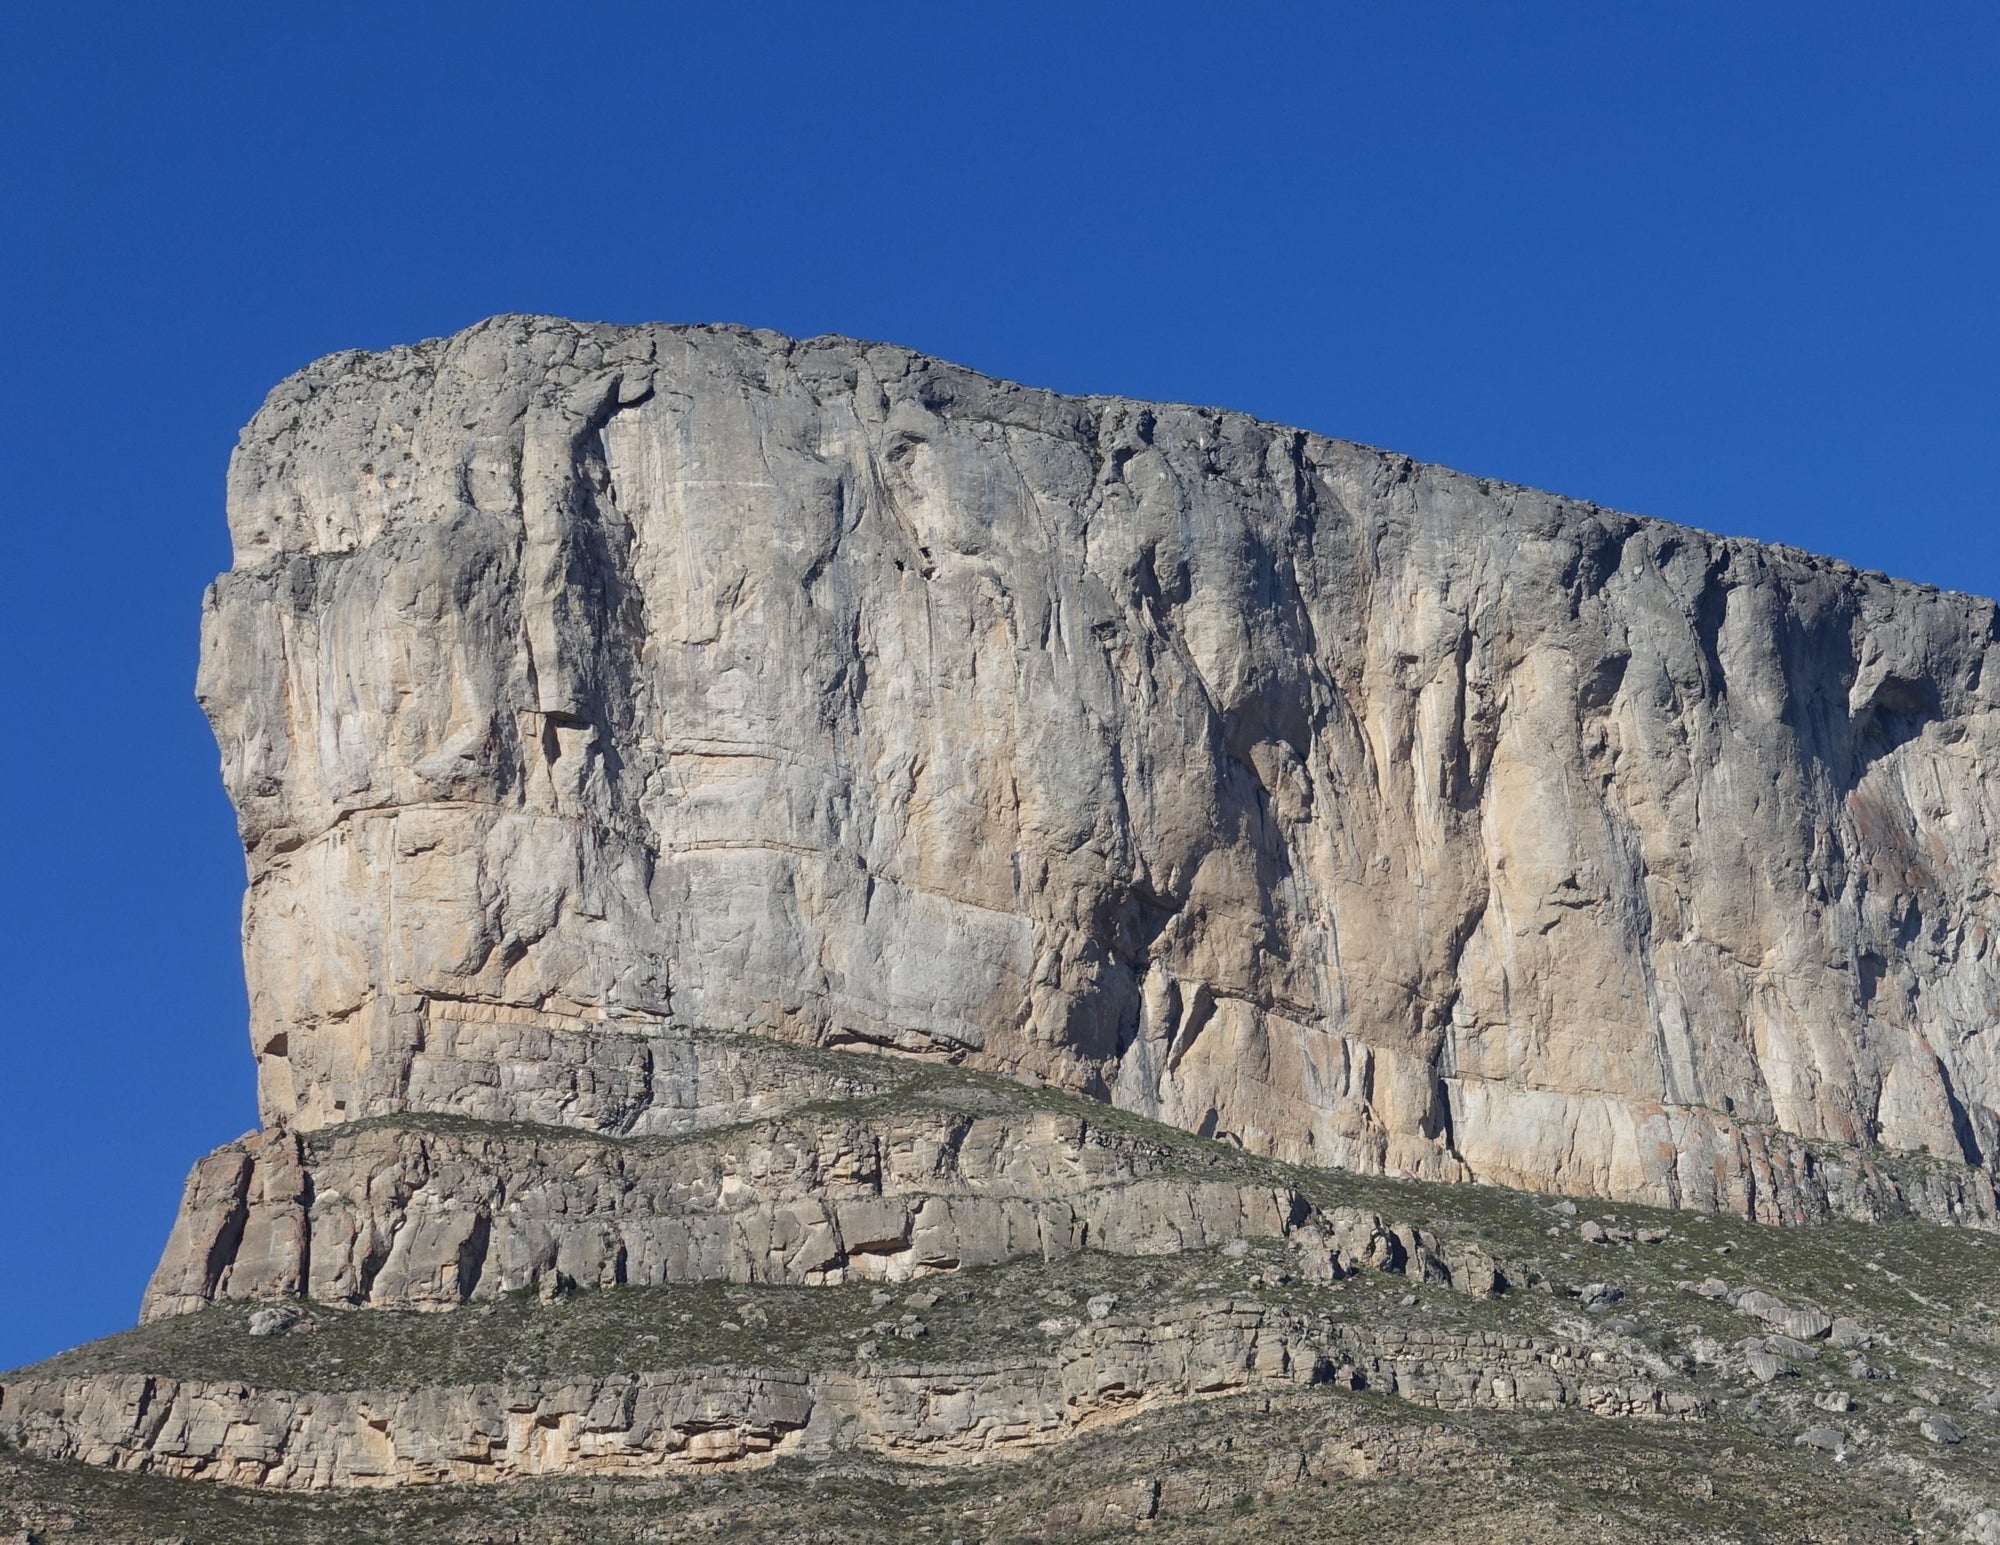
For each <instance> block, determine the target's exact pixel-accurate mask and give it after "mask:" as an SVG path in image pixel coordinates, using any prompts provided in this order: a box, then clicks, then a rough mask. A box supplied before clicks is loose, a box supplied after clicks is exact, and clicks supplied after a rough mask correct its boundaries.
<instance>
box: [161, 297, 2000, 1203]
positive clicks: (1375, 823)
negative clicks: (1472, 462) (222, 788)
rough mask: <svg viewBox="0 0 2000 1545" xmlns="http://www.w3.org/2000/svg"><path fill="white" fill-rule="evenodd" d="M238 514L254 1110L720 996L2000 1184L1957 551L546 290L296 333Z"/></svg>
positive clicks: (1980, 839) (1986, 649) (220, 605)
mask: <svg viewBox="0 0 2000 1545" xmlns="http://www.w3.org/2000/svg"><path fill="white" fill-rule="evenodd" d="M229 512H230V527H231V532H232V535H233V538H234V543H235V562H234V566H233V567H232V568H231V570H230V571H229V572H228V573H227V574H225V575H224V576H222V578H221V579H219V580H218V581H217V582H216V585H215V586H214V589H213V590H212V592H211V594H210V597H209V601H208V606H207V611H206V616H205V627H204V648H203V656H202V669H201V695H202V701H203V703H204V705H205V706H206V708H207V711H208V713H209V715H210V717H211V719H212V721H213V723H214V726H215V730H216V735H217V738H218V740H219V742H220V744H221V747H222V753H223V763H224V770H225V774H226V777H227V781H228V785H229V790H230V794H231V796H232V798H233V799H234V801H235V804H236V808H237V811H238V813H239V817H240V824H241V829H242V836H243V841H244V846H245V849H246V851H247V853H248V857H249V866H250V889H249V897H248V901H247V904H246V909H245V939H246V953H247V963H248V971H249V979H250V989H251V997H252V1005H253V1007H252V1021H253V1035H254V1038H255V1049H256V1053H257V1057H258V1063H259V1071H260V1078H259V1088H260V1093H261V1099H262V1105H263V1111H264V1115H265V1119H266V1120H267V1122H269V1123H271V1124H274V1125H285V1126H289V1127H291V1128H294V1129H300V1130H310V1129H315V1128H320V1127H325V1126H328V1125H332V1124H335V1123H339V1122H343V1121H352V1120H355V1119H357V1118H362V1117H371V1116H383V1115H388V1114H392V1113H397V1112H404V1111H435V1110H449V1109H453V1108H456V1107H457V1106H458V1105H459V1104H460V1103H461V1102H462V1100H463V1098H464V1095H463V1093H462V1091H463V1089H464V1087H465V1084H464V1074H463V1072H462V1069H464V1068H468V1067H475V1066H480V1067H485V1068H487V1069H488V1070H489V1071H488V1073H487V1075H486V1081H485V1082H484V1083H482V1084H481V1085H480V1086H479V1088H480V1095H479V1098H480V1099H481V1101H482V1102H483V1104H484V1106H485V1107H486V1108H487V1109H488V1110H489V1111H492V1112H497V1113H500V1114H502V1115H505V1114H507V1113H508V1112H509V1110H510V1109H511V1111H512V1112H513V1113H514V1114H516V1115H518V1116H519V1117H521V1118H523V1119H534V1120H547V1119H555V1120H558V1121H562V1122H565V1123H568V1124H573V1125H578V1126H583V1127H590V1128H598V1129H604V1130H616V1129H618V1127H619V1125H620V1123H624V1122H628V1121H629V1120H630V1116H629V1104H630V1100H629V1098H628V1096H627V1093H626V1092H624V1091H623V1090H622V1089H620V1090H614V1091H607V1090H606V1089H605V1087H604V1086H603V1085H598V1086H596V1087H595V1088H587V1087H585V1085H586V1084H587V1083H588V1079H587V1077H586V1074H587V1072H588V1070H590V1069H591V1068H593V1067H594V1066H598V1065H600V1064H599V1063H596V1062H594V1061H593V1059H599V1058H601V1057H602V1055H603V1050H602V1049H603V1047H604V1044H605V1042H604V1040H603V1039H602V1037H603V1035H604V1034H605V1033H606V1032H618V1033H621V1034H626V1035H630V1036H633V1037H636V1038H638V1040H643V1039H644V1038H646V1037H648V1036H658V1035H660V1034H663V1033H665V1032H666V1030H667V1027H670V1026H675V1025H683V1026H687V1025H691V1026H701V1027H708V1026H715V1027H725V1028H735V1029H749V1030H757V1031H764V1032H768V1033H771V1034H775V1035H779V1036H785V1037H791V1038H795V1039H799V1040H803V1041H810V1042H818V1043H823V1044H842V1043H857V1042H859V1043H871V1044H879V1045H883V1046H890V1047H896V1048H899V1049H902V1050H904V1051H910V1052H918V1053H926V1054H936V1055H942V1056H948V1057H953V1058H964V1059H968V1060H971V1061H973V1062H975V1063H978V1064H980V1065H984V1066H989V1067H994V1068H1002V1069H1021V1070H1025V1071H1027V1072H1031V1073H1034V1074H1036V1075H1039V1076H1042V1077H1045V1078H1048V1079H1051V1080H1054V1081H1056V1082H1059V1083H1062V1084H1064V1085H1066V1086H1069V1087H1073V1088H1076V1089H1079V1090H1082V1091H1085V1092H1088V1093H1091V1094H1094V1095H1096V1096H1098V1097H1100V1098H1103V1099H1107V1100H1110V1101H1112V1102H1114V1103H1116V1104H1118V1105H1120V1106H1122V1107H1124V1108H1127V1109H1130V1110H1134V1111H1138V1112H1143V1113H1146V1114H1149V1115H1156V1116H1158V1117H1160V1118H1162V1119H1165V1120H1167V1121H1169V1122H1173V1123H1176V1124H1179V1125H1182V1126H1184V1127H1187V1128H1190V1129H1194V1130H1197V1131H1201V1132H1205V1133H1210V1134H1215V1135H1223V1136H1228V1137H1231V1138H1233V1139H1234V1140H1236V1141H1238V1142H1240V1143H1242V1144H1244V1145H1246V1146H1247V1147H1249V1148H1251V1149H1253V1150H1256V1151H1260V1152H1265V1153H1269V1154H1272V1155H1275V1156H1278V1157H1281V1158H1285V1159H1288V1160H1295V1161H1301V1162H1309V1163H1314V1164H1326V1165H1335V1166H1345V1167H1351V1168H1356V1169H1362V1170H1377V1171H1389V1172H1392V1173H1400V1174H1408V1175H1414V1176H1420V1177H1430V1178H1444V1179H1455V1178H1477V1179H1482V1180H1491V1181H1497V1182H1500V1183H1503V1184H1508V1185H1517V1186H1530V1187H1542V1188H1552V1189H1560V1190H1565V1191H1569V1192H1574V1193H1579V1194H1584V1193H1591V1194H1602V1195H1607V1196H1612V1197H1619V1198H1631V1199H1639V1200H1646V1201H1652V1202H1660V1203H1665V1204H1669V1205H1680V1206H1691V1207H1700V1208H1722V1209H1727V1210H1730V1211H1734V1212H1739V1213H1744V1214H1747V1215H1752V1216H1758V1217H1767V1218H1779V1217H1787V1216H1794V1215H1799V1214H1800V1213H1801V1212H1803V1213H1810V1212H1811V1211H1812V1210H1813V1209H1814V1208H1815V1207H1824V1206H1826V1205H1828V1204H1829V1203H1828V1198H1827V1197H1826V1195H1825V1192H1824V1188H1816V1185H1815V1181H1814V1172H1815V1168H1816V1164H1817V1162H1818V1161H1817V1159H1816V1157H1815V1154H1816V1152H1818V1153H1821V1154H1823V1153H1824V1152H1825V1151H1826V1150H1829V1149H1831V1150H1836V1151H1837V1150H1845V1151H1847V1152H1849V1153H1850V1154H1860V1153H1866V1152H1868V1151H1871V1150H1882V1151H1885V1152H1888V1153H1902V1154H1915V1155H1921V1156H1923V1158H1924V1160H1925V1162H1926V1164H1927V1165H1932V1166H1943V1167H1945V1168H1946V1169H1947V1170H1948V1171H1950V1172H1951V1173H1952V1174H1954V1175H1955V1176H1956V1178H1952V1179H1948V1180H1946V1181H1945V1182H1942V1183H1941V1185H1940V1186H1934V1187H1933V1189H1932V1192H1927V1193H1926V1194H1927V1195H1929V1194H1935V1195H1936V1196H1938V1197H1940V1198H1942V1200H1940V1201H1939V1202H1938V1203H1937V1207H1936V1210H1937V1211H1939V1212H1940V1213H1941V1214H1943V1213H1950V1212H1952V1211H1953V1210H1957V1211H1960V1212H1967V1213H1970V1214H1971V1215H1973V1216H1976V1217H1982V1218H1984V1217H1990V1216H1991V1214H1992V1211H1993V1206H1992V1186H1991V1183H1990V1178H1989V1174H1988V1171H1987V1163H1988V1160H1989V1157H1990V1155H1991V1154H1992V1152H1993V1150H1994V1146H1995V1140H1996V1136H2000V1130H1996V1125H1995V1117H1994V1106H1995V1104H1996V1102H2000V1056H1996V1048H1997V1047H2000V1039H1996V1034H2000V1032H1996V1030H1995V1024H1996V1017H1997V1016H1996V1004H1997V1003H2000V964H1996V954H1995V945H1994V938H1993V935H1994V927H1995V924H1996V922H2000V901H1996V898H1995V894H1994V890H1993V886H1992V883H1991V874H1992V871H1993V860H1994V855H1995V853H1996V851H2000V842H1997V841H1996V831H2000V815H1997V814H1996V807H1995V801H1994V797H1993V795H1992V794H1991V793H1990V792H1989V784H1990V780H1989V779H1988V776H1987V774H1988V772H1989V770H1990V769H1992V768H1993V767H1995V766H2000V719H1996V717H1995V713H1994V707H1995V703H1996V698H2000V675H1996V673H1995V672H1992V671H1989V670H1988V669H1987V665H1988V663H1989V659H1990V657H1991V654H1992V651H1993V650H1994V647H1995V639H1996V628H1995V609H1994V606H1993V605H1992V603H1990V602H1987V601H1983V600H1976V599H1973V598H1971V597H1967V596H1960V595H1952V594H1946V593H1941V592H1938V591H1936V590H1931V589H1927V588H1924V587H1921V586H1916V585H1910V584H1903V583H1899V582H1895V581H1892V580H1889V579H1887V578H1885V577H1883V576H1880V575H1871V574H1862V573H1857V572H1856V571H1854V570H1853V569H1851V568H1848V567H1846V566H1845V565H1842V564H1840V563H1836V562H1833V561H1830V560H1826V559H1820V558H1815V557H1811V556H1809V555H1807V554H1804V553H1801V552H1797V551H1793V550H1790V549H1782V548H1774V547H1766V546H1759V545H1757V544H1754V543H1750V542H1745V541H1736V540H1724V539H1718V538H1714V537H1710V536H1706V535H1703V534H1701V533H1699V532H1697V531H1693V530H1689V529H1686V528H1684V527H1679V526H1671V525H1667V524H1663V523H1661V522H1657V521H1651V520H1643V519H1637V518H1633V517H1630V516H1625V515H1618V514H1613V513H1611V512H1608V511H1605V510H1601V509H1599V508H1597V507H1595V506H1592V505H1588V504H1582V503H1578V502H1575V501H1571V500H1566V499H1562V498H1557V497H1553V496H1550V495H1546V494H1540V493H1535V492H1532V491H1530V490H1527V489H1523V488H1517V487H1511V486H1505V485H1494V484H1490V483H1488V482H1486V481H1484V480H1479V479H1474V478H1471V477H1464V476H1460V475H1458V474H1455V473H1451V472H1446V471H1443V470H1440V469H1438V468H1434V467H1428V466H1422V465H1418V464H1416V463H1413V462H1411V461H1409V460H1408V459H1407V458H1405V457H1401V456H1397V455H1393V454H1389V453H1385V452H1381V451H1376V450H1370V449H1367V448H1365V447H1361V446H1357V445H1352V444H1347V443H1343V442H1339V441H1333V440H1327V439H1323V438H1321V437H1319V436H1317V435H1313V434H1308V433H1304V432H1301V431H1296V430H1289V429H1282V428H1279V427H1276V426H1273V425H1270V424H1264V423H1260V422H1257V421H1255V420H1252V419H1249V418H1246V417H1244V416H1242V415H1240V414H1232V413H1224V412H1215V411H1209V410H1205V409H1196V408H1188V407H1181V406H1169V405H1161V404H1145V403H1138V402H1130V401H1125V400H1122V399H1116V398H1070V397H1063V396H1059V395H1056V394H1054V393H1050V392H1044V391H1036V390H1030V389H1027V388H1023V387H1018V386H1012V385H1008V384H1005V383H1001V382H996V381H992V380H989V379H986V378H984V377H981V376H978V375H975V374H973V373H971V372H969V371H966V370H962V369H959V368H956V367H953V366H949V365H944V364H940V363H938V362H936V361H933V360H929V359H926V358H923V357H921V356H918V355H915V354H912V353H910V352H909V351H907V350H903V349H898V348H892V347H887V346H881V345H872V344H864V343H858V342H854V341H851V340H846V339H838V338H822V339H814V340H808V341H793V340H790V339H786V338H782V337H779V336H776V335H774V334H771V333H765V332H752V331H747V330H742V329H733V328H715V327H670V326H653V327H603V326H581V325H575V324H571V323H567V322H559V321H552V320H542V319H531V318H521V317H507V318H500V319H496V320H494V321H491V322H488V323H484V324H481V325H480V326H477V327H474V328H472V329H470V330H469V331H467V332H465V333H463V334H460V335H459V336H457V337H454V338H451V339H446V340H437V341H432V342H428V343H424V344H420V345H417V346H415V347H410V348H399V349H392V350H389V351H387V352H384V353H380V354H363V353H349V354H341V355H335V356H332V357H330V358H328V359H325V360H322V361H320V362H319V363H317V364H315V365H312V366H310V367H309V368H307V369H306V370H304V371H302V372H300V373H299V374H298V375H296V376H294V377H292V378H291V379H290V380H288V381H286V382H285V383H284V384H283V385H281V386H280V387H278V388H277V389H276V390H275V391H274V392H273V393H272V395H271V397H270V399H269V401H268V402H267V403H266V405H265V406H264V408H263V409H262V411H260V412H259V413H258V415H257V417H256V419H255V420H254V421H253V422H252V423H251V425H250V426H249V428H248V429H247V430H246V431H245V433H244V436H243V439H242V442H241V444H240V445H239V447H238V449H237V452H236V455H235V458H234V460H233V462H232V466H231V471H230V480H229ZM502 1038H504V1039H506V1040H507V1041H508V1042H509V1044H508V1045H507V1046H505V1047H502V1046H500V1045H499V1044H498V1041H499V1039H502ZM638 1040H635V1042H634V1043H633V1044H634V1046H635V1047H636V1045H637V1044H638ZM635 1055H636V1053H635ZM503 1067H504V1068H505V1069H507V1071H506V1072H504V1073H503V1072H498V1071H497V1069H499V1068H503ZM608 1079H609V1082H610V1083H611V1084H619V1083H620V1082H621V1081H622V1080H625V1074H624V1073H623V1072H620V1071H617V1070H613V1071H612V1072H611V1073H610V1074H609V1075H608ZM578 1080H584V1083H581V1084H580V1083H578V1082H577V1081H578ZM552 1084H553V1085H562V1086H565V1087H570V1086H574V1087H575V1088H576V1089H577V1090H578V1091H579V1092H577V1093H576V1094H575V1095H574V1096H573V1097H563V1096H559V1095H552V1094H550V1093H549V1092H548V1091H549V1086H551V1085H552ZM527 1085H534V1086H535V1088H534V1089H533V1090H532V1091H531V1090H530V1089H529V1088H528V1087H526V1086H527ZM1849 1162H1850V1166H1851V1164H1852V1163H1853V1162H1858V1161H1849ZM1863 1189H1866V1188H1863ZM1800 1197H1803V1198H1804V1199H1805V1200H1804V1202H1803V1203H1800V1201H1799V1198H1800ZM1831 1205H1833V1206H1835V1207H1836V1208H1842V1207H1845V1206H1847V1205H1848V1203H1847V1202H1845V1201H1843V1200H1841V1199H1840V1198H1839V1197H1835V1198H1834V1199H1833V1201H1832V1203H1831ZM1857 1205H1858V1204H1857Z"/></svg>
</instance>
